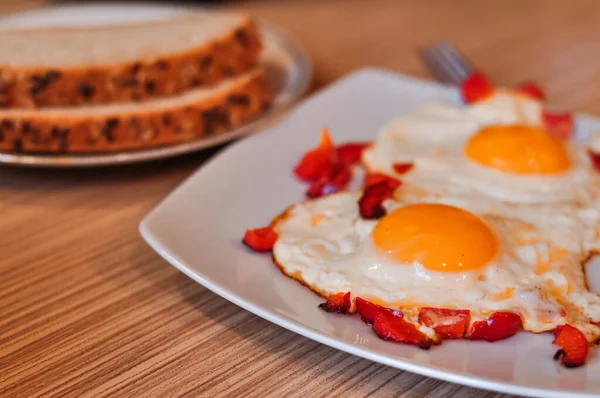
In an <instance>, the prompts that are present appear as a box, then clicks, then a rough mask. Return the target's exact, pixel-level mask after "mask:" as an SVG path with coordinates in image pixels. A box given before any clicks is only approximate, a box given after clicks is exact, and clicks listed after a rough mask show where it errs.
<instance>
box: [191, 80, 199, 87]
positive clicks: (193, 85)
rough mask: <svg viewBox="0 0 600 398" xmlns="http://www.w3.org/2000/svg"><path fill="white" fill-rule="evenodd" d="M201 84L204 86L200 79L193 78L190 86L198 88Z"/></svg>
mask: <svg viewBox="0 0 600 398" xmlns="http://www.w3.org/2000/svg"><path fill="white" fill-rule="evenodd" d="M201 84H202V80H200V79H198V78H193V79H192V80H191V81H190V86H192V87H198V86H199V85H201Z"/></svg>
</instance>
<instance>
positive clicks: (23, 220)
mask: <svg viewBox="0 0 600 398" xmlns="http://www.w3.org/2000/svg"><path fill="white" fill-rule="evenodd" d="M25 3H27V4H30V3H31V4H34V5H35V3H40V2H39V1H38V2H35V1H34V2H27V1H19V0H13V3H12V5H11V4H10V2H9V3H7V2H6V1H2V2H1V3H0V11H2V10H8V9H9V8H11V7H13V8H14V7H15V6H17V5H18V6H24V4H25ZM228 7H229V8H235V9H240V10H248V11H250V12H251V13H253V14H256V15H259V16H261V17H264V18H266V19H268V20H270V21H272V22H273V23H275V24H277V25H279V26H281V27H283V28H285V29H287V30H289V32H291V34H292V35H294V36H295V37H296V38H297V39H298V40H299V41H301V42H302V43H303V44H304V45H305V46H306V48H307V49H308V51H309V52H310V54H311V55H312V57H313V59H314V62H315V72H316V76H315V86H316V87H320V86H323V85H325V84H328V83H329V82H331V81H333V80H335V79H337V78H339V77H340V76H342V75H344V74H346V73H348V72H350V71H352V70H353V69H355V68H359V67H362V66H365V65H374V66H380V67H385V68H389V69H392V70H396V71H399V72H402V73H407V74H410V75H416V76H422V77H427V76H428V75H427V72H426V71H425V69H424V68H423V66H422V65H421V63H420V62H419V60H418V58H417V56H416V54H415V50H416V49H417V48H418V47H419V46H421V45H424V44H426V43H429V42H432V41H434V40H438V39H449V40H451V41H453V42H455V43H456V44H457V45H458V46H459V47H460V48H461V49H462V50H464V52H465V53H467V54H468V55H469V57H470V58H471V59H472V60H473V61H474V62H475V63H476V64H477V65H478V66H479V67H481V68H482V69H483V70H486V71H488V72H489V73H490V74H491V76H493V78H494V79H495V80H496V81H497V82H500V83H505V84H513V83H516V82H519V81H522V80H526V79H535V80H537V81H539V82H540V83H542V84H543V85H544V86H545V87H546V88H547V92H548V96H549V100H550V102H553V103H556V104H560V105H564V106H567V107H570V108H573V109H575V110H577V111H584V112H590V113H600V75H599V73H600V55H599V54H600V41H599V40H598V37H600V4H599V3H598V2H597V1H595V0H590V1H577V2H566V1H516V0H512V1H511V0H495V1H486V2H480V1H454V2H449V1H445V0H437V1H432V0H428V1H391V0H390V1H364V0H357V1H350V0H347V1H344V2H342V1H337V2H335V1H328V2H325V1H322V0H312V1H310V0H290V1H278V0H272V1H267V0H262V1H261V0H259V1H256V0H255V1H250V2H243V1H242V2H233V3H231V4H230V5H228ZM215 152H216V151H214V150H213V151H209V152H204V153H200V154H194V155H191V156H187V157H184V158H179V159H175V160H170V161H166V162H159V163H155V164H151V165H147V164H145V165H140V166H135V167H119V168H107V169H101V170H80V171H49V170H25V169H12V168H8V167H6V168H4V167H3V168H0V209H1V213H0V214H1V215H2V216H1V219H0V256H1V257H0V396H3V397H34V396H59V397H67V396H73V397H81V396H108V395H112V396H119V397H121V396H131V397H141V396H161V397H167V396H168V397H173V396H200V395H202V396H217V395H223V396H225V395H229V396H257V397H264V396H275V395H290V396H302V397H317V396H325V395H328V396H336V395H352V396H365V395H371V394H372V395H374V396H380V397H387V396H402V397H423V396H431V397H440V396H446V395H452V394H454V395H453V396H459V397H469V396H477V397H481V396H488V397H492V396H493V397H495V396H499V395H500V394H495V393H490V392H483V391H480V390H475V389H471V388H467V387H461V386H458V385H454V384H449V383H445V382H441V381H437V380H432V379H428V378H425V377H421V376H417V375H414V374H410V373H407V372H402V371H399V370H396V369H393V368H389V367H386V366H383V365H379V364H376V363H373V362H370V361H367V360H364V359H360V358H357V357H354V356H352V355H348V354H345V353H343V352H340V351H337V350H334V349H332V348H328V347H326V346H323V345H320V344H318V343H315V342H313V341H311V340H307V339H305V338H303V337H300V336H298V335H296V334H294V333H291V332H288V331H286V330H284V329H282V328H280V327H278V326H274V325H272V324H270V323H269V322H267V321H264V320H262V319H260V318H258V317H256V316H254V315H252V314H250V313H248V312H246V311H244V310H242V309H240V308H238V307H236V306H235V305H233V304H230V303H229V302H227V301H226V300H224V299H222V298H220V297H219V296H216V295H214V294H213V293H211V292H209V291H207V290H206V289H204V288H202V287H201V286H199V285H198V284H196V283H194V282H193V281H192V280H190V279H188V278H187V277H185V276H183V275H182V274H180V273H178V272H177V271H176V270H175V269H174V268H172V267H171V266H169V265H168V264H167V263H166V262H165V261H164V260H162V259H161V258H160V257H159V256H158V255H157V254H155V253H154V252H153V251H152V250H150V248H148V246H146V244H145V243H144V242H143V241H142V239H141V238H140V235H139V233H138V230H137V228H138V223H139V222H140V220H141V219H142V217H143V216H144V215H145V214H146V213H147V212H148V211H149V210H150V209H152V208H153V206H154V205H156V204H157V203H158V202H159V201H160V200H161V199H162V198H164V197H165V196H166V195H167V194H168V193H169V192H170V191H171V190H172V189H173V188H175V187H176V186H177V185H178V184H179V183H180V182H181V181H182V180H183V179H184V178H186V177H187V176H188V175H189V174H190V173H191V172H192V171H194V170H195V169H196V168H197V167H198V166H199V165H200V164H202V162H203V161H204V160H205V159H206V158H208V157H210V156H211V155H213V154H214V153H215Z"/></svg>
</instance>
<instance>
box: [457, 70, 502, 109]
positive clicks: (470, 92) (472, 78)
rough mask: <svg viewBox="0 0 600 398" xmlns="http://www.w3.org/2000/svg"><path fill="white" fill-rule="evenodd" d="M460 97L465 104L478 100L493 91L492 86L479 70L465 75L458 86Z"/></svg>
mask: <svg viewBox="0 0 600 398" xmlns="http://www.w3.org/2000/svg"><path fill="white" fill-rule="evenodd" d="M460 90H461V93H462V98H463V100H464V101H465V102H466V103H467V104H471V103H473V102H477V101H480V100H482V99H484V98H486V97H488V96H490V95H492V93H493V92H494V86H492V83H490V81H489V80H488V79H487V77H486V76H485V75H484V74H483V73H481V72H473V73H472V74H471V75H469V76H467V77H466V78H465V79H464V80H463V81H462V84H461V86H460Z"/></svg>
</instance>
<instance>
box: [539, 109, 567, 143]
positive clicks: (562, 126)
mask: <svg viewBox="0 0 600 398" xmlns="http://www.w3.org/2000/svg"><path fill="white" fill-rule="evenodd" d="M542 121H543V123H544V127H545V128H546V131H548V133H549V134H550V135H551V136H553V137H554V138H557V139H559V140H568V139H569V138H570V137H571V135H572V134H573V129H574V125H575V123H574V121H573V115H571V114H570V113H568V112H553V111H549V110H547V109H546V110H544V112H543V113H542Z"/></svg>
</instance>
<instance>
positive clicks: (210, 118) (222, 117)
mask: <svg viewBox="0 0 600 398" xmlns="http://www.w3.org/2000/svg"><path fill="white" fill-rule="evenodd" d="M202 121H203V124H204V133H205V134H207V135H211V134H214V133H215V132H216V131H217V129H219V128H228V127H229V126H230V122H229V111H228V110H227V109H225V108H223V107H218V106H216V107H214V108H210V109H207V110H205V111H204V112H202Z"/></svg>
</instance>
